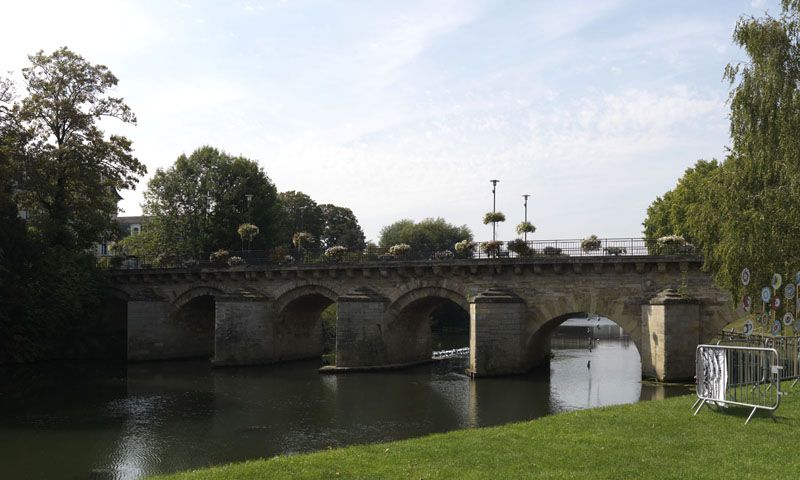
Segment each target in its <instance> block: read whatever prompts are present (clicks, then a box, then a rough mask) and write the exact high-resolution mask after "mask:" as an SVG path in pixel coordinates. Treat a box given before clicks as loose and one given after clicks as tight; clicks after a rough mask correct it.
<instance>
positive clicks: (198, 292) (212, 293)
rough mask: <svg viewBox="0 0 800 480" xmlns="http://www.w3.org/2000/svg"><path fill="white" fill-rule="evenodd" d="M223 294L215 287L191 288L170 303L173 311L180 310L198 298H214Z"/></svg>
mask: <svg viewBox="0 0 800 480" xmlns="http://www.w3.org/2000/svg"><path fill="white" fill-rule="evenodd" d="M224 293H225V292H224V291H222V290H221V289H219V288H217V287H212V286H208V285H201V286H197V287H192V288H190V289H188V290H186V291H185V292H183V293H181V294H180V295H178V296H177V297H175V300H173V301H172V308H173V309H174V310H175V311H178V310H180V309H181V308H182V307H183V306H184V305H186V304H187V303H189V302H191V301H192V300H194V299H196V298H199V297H204V296H208V297H212V298H213V297H216V296H218V295H223V294H224Z"/></svg>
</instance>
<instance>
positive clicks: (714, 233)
mask: <svg viewBox="0 0 800 480" xmlns="http://www.w3.org/2000/svg"><path fill="white" fill-rule="evenodd" d="M782 6H783V10H782V13H781V15H780V16H779V17H777V18H774V17H771V16H768V15H767V16H764V17H761V18H754V17H746V18H742V19H740V20H739V22H738V23H737V25H736V28H735V30H734V34H733V38H734V42H735V43H736V44H737V45H738V46H740V47H742V49H743V50H744V52H745V53H746V55H747V57H748V60H747V61H746V62H743V63H739V64H731V65H728V66H727V68H726V71H725V77H726V79H727V80H728V81H729V82H730V85H731V91H730V119H731V126H730V133H731V147H730V152H729V155H728V156H727V158H726V159H725V161H724V162H723V163H722V164H721V165H716V164H715V162H707V163H698V165H696V166H695V168H694V169H693V170H692V169H690V171H687V174H686V175H685V176H684V178H683V179H682V180H681V183H679V185H678V186H677V187H676V189H675V190H673V191H672V192H669V193H668V194H666V195H665V196H664V197H663V198H661V199H657V200H656V202H654V203H653V205H651V207H650V209H648V218H647V220H645V234H646V235H647V236H648V237H651V238H652V237H657V236H659V235H662V234H680V235H683V236H684V237H686V238H687V240H689V241H691V242H694V243H696V244H697V245H698V246H700V247H701V251H702V253H703V255H704V257H705V262H706V267H707V268H709V269H710V270H712V271H713V272H714V273H715V276H716V279H717V281H718V283H719V284H720V285H722V286H724V287H726V288H727V289H729V290H730V291H731V292H732V293H733V294H734V295H735V296H736V297H738V296H739V295H741V293H742V286H741V283H740V282H739V278H740V277H739V276H740V272H741V271H742V269H743V268H745V267H748V268H749V269H750V270H751V272H752V273H753V275H754V276H753V278H752V280H751V286H756V287H761V286H764V285H768V284H769V277H770V276H771V274H772V273H773V272H779V273H783V274H791V275H792V276H793V274H794V272H795V271H797V270H800V163H798V159H800V135H798V132H800V1H799V0H784V1H783V2H782Z"/></svg>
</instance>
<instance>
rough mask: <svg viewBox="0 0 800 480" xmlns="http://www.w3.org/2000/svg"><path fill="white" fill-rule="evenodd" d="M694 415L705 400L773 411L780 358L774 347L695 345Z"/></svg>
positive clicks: (777, 398)
mask: <svg viewBox="0 0 800 480" xmlns="http://www.w3.org/2000/svg"><path fill="white" fill-rule="evenodd" d="M695 362H696V363H695V365H696V372H697V401H696V402H695V403H694V405H692V408H694V407H695V406H697V404H698V403H699V404H700V406H699V407H697V410H695V412H694V415H697V414H698V413H699V412H700V410H701V409H702V408H703V405H705V404H706V403H712V404H716V405H720V406H726V405H734V406H742V407H749V408H752V409H753V410H752V411H751V412H750V415H749V416H748V417H747V420H746V421H745V422H744V423H745V424H747V423H749V422H750V419H751V418H753V415H754V414H755V413H756V410H759V409H761V410H767V411H775V409H777V408H778V405H780V400H781V374H780V372H781V369H782V366H781V361H780V358H779V355H778V351H777V350H776V349H774V348H764V347H747V346H734V345H698V346H697V350H696V355H695Z"/></svg>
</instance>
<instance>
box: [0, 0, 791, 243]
mask: <svg viewBox="0 0 800 480" xmlns="http://www.w3.org/2000/svg"><path fill="white" fill-rule="evenodd" d="M3 9H4V16H5V17H6V19H7V20H8V22H4V24H6V25H8V28H5V27H6V25H4V29H2V30H0V44H2V45H3V47H2V48H1V49H0V71H9V70H15V71H17V70H19V69H20V68H21V67H22V66H24V65H25V63H26V55H27V54H30V53H33V52H35V51H37V50H39V49H44V50H45V51H51V50H53V49H55V48H57V47H58V46H62V45H66V46H69V47H70V48H72V49H73V50H75V51H77V52H78V53H80V54H82V55H83V56H84V57H86V58H87V59H88V60H90V61H92V62H94V63H103V64H105V65H107V66H108V67H109V68H110V69H111V70H112V71H113V72H114V73H115V74H116V75H117V77H118V78H119V79H120V85H119V87H118V89H117V92H116V94H118V95H120V96H123V97H124V98H125V99H126V100H127V102H128V104H129V105H130V106H131V107H132V108H133V110H134V112H135V113H136V114H137V116H138V119H139V123H138V125H137V126H135V127H128V126H120V125H118V124H113V123H109V124H108V125H107V126H106V128H107V130H108V131H114V132H122V133H124V134H126V135H127V136H129V137H130V138H131V139H132V140H133V142H134V148H135V149H136V154H137V156H138V157H139V159H140V160H141V161H143V162H144V163H145V164H146V165H147V167H148V170H149V172H150V174H152V173H153V172H155V170H156V168H163V167H168V166H169V165H170V164H171V163H172V162H174V160H175V159H176V158H177V156H178V155H180V154H181V153H184V152H185V153H190V152H191V151H192V150H194V149H195V148H197V147H199V146H201V145H204V144H210V145H213V146H216V147H218V148H220V149H223V150H225V151H228V152H230V153H233V154H242V155H245V156H247V157H250V158H252V159H255V160H258V162H259V163H260V164H261V165H262V167H263V168H264V169H265V171H266V172H267V174H268V175H269V176H270V178H272V180H273V181H274V182H275V184H276V185H277V187H278V189H279V190H281V191H285V190H302V191H303V192H305V193H307V194H309V195H311V197H312V198H314V199H315V200H317V201H318V202H320V203H335V204H337V205H342V206H347V207H350V208H352V209H353V211H354V212H355V213H356V215H357V216H358V218H359V220H360V221H361V224H362V226H363V227H364V230H365V232H366V234H367V237H368V238H371V239H375V240H377V238H378V232H379V230H380V228H381V227H382V226H384V225H387V224H389V223H391V222H393V221H395V220H398V219H400V218H412V219H415V220H420V219H422V218H425V217H431V216H433V217H436V216H441V217H444V218H446V219H447V220H448V221H450V222H453V223H456V224H467V225H469V226H470V227H471V228H472V230H473V232H474V233H475V237H476V239H479V240H480V239H486V238H489V237H491V226H484V225H483V224H482V223H481V218H482V216H483V213H484V212H486V211H488V210H490V209H491V201H492V197H491V184H490V183H489V180H490V179H492V178H497V179H499V180H500V183H499V184H498V187H497V204H498V209H499V210H501V211H503V212H504V213H505V214H506V216H507V217H508V221H507V222H505V224H501V225H500V226H499V229H498V236H499V237H500V238H503V239H511V238H513V237H515V235H514V231H513V230H514V226H515V225H516V224H517V223H518V222H519V221H520V220H521V219H522V212H523V208H522V194H525V193H529V194H531V195H532V196H531V199H530V201H529V207H528V216H529V219H530V220H531V221H532V222H533V223H534V224H535V225H536V226H537V229H538V230H537V232H536V233H535V234H534V236H533V238H538V239H552V238H583V237H585V236H587V235H590V234H596V235H598V236H601V237H614V236H619V237H626V236H640V235H641V222H642V220H643V219H644V216H645V211H646V208H647V206H648V205H649V204H650V202H652V201H653V199H654V198H655V197H656V196H657V195H660V194H662V193H664V192H665V191H666V190H668V189H670V188H672V187H673V186H674V184H675V182H676V180H677V179H678V178H679V177H680V176H681V175H682V173H683V171H684V170H685V169H686V168H687V167H689V166H691V165H692V164H693V163H694V162H695V161H696V160H697V159H699V158H706V159H708V158H721V157H722V156H723V155H724V152H725V147H726V145H728V143H729V139H728V122H727V106H726V99H727V95H728V88H729V87H728V85H727V84H726V83H725V82H724V81H723V80H722V72H723V69H724V67H725V65H726V64H727V63H728V62H736V61H740V60H742V59H743V57H742V53H741V52H740V51H739V49H738V48H736V47H734V46H733V45H732V43H731V34H732V31H733V28H734V26H735V24H736V21H737V19H738V18H739V17H740V16H742V15H756V16H760V15H762V14H763V13H764V12H765V11H769V12H770V13H771V14H773V15H777V14H778V13H779V2H778V1H777V0H772V1H734V0H729V1H706V2H696V1H669V2H651V1H617V0H594V1H581V2H579V1H559V2H543V1H541V2H540V1H528V2H522V1H519V2H501V1H432V0H431V1H403V2H394V1H386V2H377V1H358V2H332V1H329V2H320V1H291V0H287V1H266V2H257V1H240V2H199V1H198V2H195V1H188V0H185V1H172V2H170V1H136V2H133V1H132V2H116V1H110V0H109V1H89V2H86V1H70V2H63V1H60V2H44V1H35V0H33V1H31V0H29V1H26V2H16V3H14V4H10V5H5V6H4V7H3ZM148 178H149V176H148ZM146 180H147V179H144V180H143V181H142V182H141V183H140V185H139V187H138V188H137V190H136V191H133V192H126V193H125V194H124V195H123V196H124V199H123V201H122V202H121V206H122V207H123V208H124V210H125V213H123V215H135V214H139V213H140V212H141V208H140V206H139V204H140V203H141V201H142V196H141V192H142V191H143V190H144V189H145V187H146Z"/></svg>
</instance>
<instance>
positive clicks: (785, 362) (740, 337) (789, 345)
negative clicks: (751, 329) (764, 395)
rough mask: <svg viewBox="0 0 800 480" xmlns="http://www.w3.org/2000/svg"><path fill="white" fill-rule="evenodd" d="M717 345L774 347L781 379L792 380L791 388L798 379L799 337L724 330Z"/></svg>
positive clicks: (799, 368)
mask: <svg viewBox="0 0 800 480" xmlns="http://www.w3.org/2000/svg"><path fill="white" fill-rule="evenodd" d="M717 345H738V346H743V347H764V348H774V349H775V350H776V351H777V352H778V358H779V359H780V361H781V367H783V368H782V369H781V372H780V376H781V377H780V378H781V380H782V381H783V380H793V382H792V385H791V387H792V388H794V386H795V385H797V383H798V381H800V337H797V336H795V337H774V336H772V335H758V334H751V335H745V334H743V333H737V332H724V333H723V334H722V335H721V337H720V339H719V340H718V341H717Z"/></svg>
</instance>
